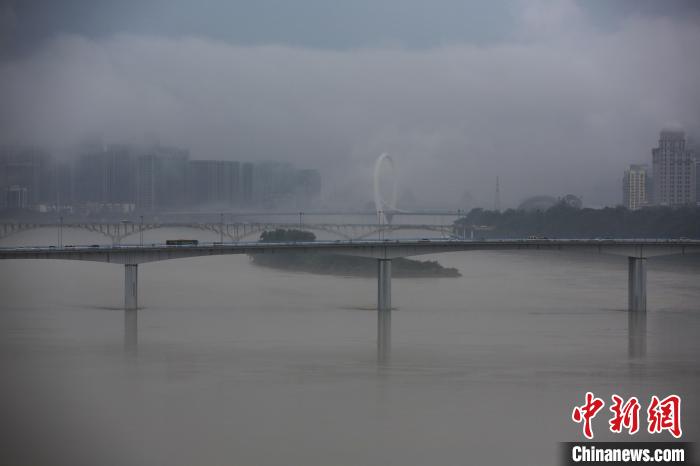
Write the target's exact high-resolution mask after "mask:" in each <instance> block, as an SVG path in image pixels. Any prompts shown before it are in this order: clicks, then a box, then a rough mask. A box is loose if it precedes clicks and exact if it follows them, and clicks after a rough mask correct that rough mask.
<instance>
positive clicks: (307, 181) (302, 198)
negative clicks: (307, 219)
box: [296, 169, 321, 208]
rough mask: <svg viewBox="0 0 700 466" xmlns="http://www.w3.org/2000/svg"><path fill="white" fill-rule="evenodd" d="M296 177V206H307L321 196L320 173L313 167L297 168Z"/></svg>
mask: <svg viewBox="0 0 700 466" xmlns="http://www.w3.org/2000/svg"><path fill="white" fill-rule="evenodd" d="M296 178H297V179H296V194H297V207H302V208H303V207H309V206H311V205H312V204H313V203H314V202H315V201H317V200H318V199H319V198H320V197H321V173H320V172H319V171H318V170H315V169H305V170H299V171H298V172H297V177H296Z"/></svg>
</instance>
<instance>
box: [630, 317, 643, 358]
mask: <svg viewBox="0 0 700 466" xmlns="http://www.w3.org/2000/svg"><path fill="white" fill-rule="evenodd" d="M627 338H628V340H627V343H628V344H627V353H628V355H629V357H630V358H631V359H639V358H644V357H646V355H647V313H646V312H638V311H629V312H628V313H627Z"/></svg>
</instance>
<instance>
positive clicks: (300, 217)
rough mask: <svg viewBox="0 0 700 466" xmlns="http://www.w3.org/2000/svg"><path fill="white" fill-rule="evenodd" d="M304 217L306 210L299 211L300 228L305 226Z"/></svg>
mask: <svg viewBox="0 0 700 466" xmlns="http://www.w3.org/2000/svg"><path fill="white" fill-rule="evenodd" d="M303 217H304V212H299V228H300V229H301V228H303V225H304V220H303Z"/></svg>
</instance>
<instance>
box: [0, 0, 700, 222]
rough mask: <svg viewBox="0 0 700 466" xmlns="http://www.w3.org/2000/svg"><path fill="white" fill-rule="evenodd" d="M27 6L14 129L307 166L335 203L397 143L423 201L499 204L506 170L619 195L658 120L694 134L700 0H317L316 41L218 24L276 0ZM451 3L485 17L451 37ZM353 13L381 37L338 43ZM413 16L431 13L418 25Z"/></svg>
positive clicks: (528, 180) (527, 187)
mask: <svg viewBox="0 0 700 466" xmlns="http://www.w3.org/2000/svg"><path fill="white" fill-rule="evenodd" d="M32 1H33V0H30V1H28V2H26V3H25V2H9V3H5V5H6V6H5V7H4V10H3V11H4V14H2V15H0V17H2V18H5V20H6V22H8V24H9V27H8V28H6V31H8V34H10V35H11V36H12V37H16V40H17V41H20V42H21V43H22V44H25V45H26V46H25V47H14V48H12V50H11V51H8V53H6V54H5V55H4V56H3V57H2V59H0V98H2V101H3V102H5V104H6V105H5V107H4V110H3V112H2V115H0V118H1V119H0V142H2V143H5V144H11V143H33V144H38V145H41V146H47V147H49V148H50V150H51V151H52V152H55V153H56V154H59V153H60V152H61V149H62V148H65V147H69V146H71V145H72V144H75V143H77V142H79V141H80V140H82V139H83V138H85V137H86V136H89V135H91V134H101V135H103V137H104V139H105V140H106V141H124V142H129V143H132V142H134V141H138V140H140V139H142V138H143V135H144V134H149V135H152V136H153V137H154V138H156V139H160V140H162V141H163V142H164V143H166V144H168V145H172V146H176V147H183V148H187V149H189V150H190V152H191V154H192V157H193V158H195V159H226V158H228V159H229V160H236V159H237V160H250V161H254V162H257V161H262V160H264V159H273V160H279V161H281V162H293V163H297V164H298V165H299V166H314V167H316V168H318V169H319V170H320V171H321V172H322V173H323V174H324V179H326V180H327V186H328V187H329V188H330V189H329V190H328V199H329V201H331V202H333V203H335V204H337V203H342V202H346V201H347V202H349V203H351V204H357V203H360V202H363V201H364V197H365V196H364V193H365V192H367V190H368V189H369V188H370V187H371V181H370V180H371V169H372V168H371V164H372V162H373V161H374V159H375V158H376V157H377V156H378V155H379V154H381V153H383V152H388V153H390V154H391V155H392V157H393V158H394V159H395V160H396V161H397V164H398V165H399V166H400V167H401V173H400V176H401V178H402V186H411V191H412V194H413V196H414V197H415V199H417V200H418V201H419V202H421V203H425V204H432V205H438V204H442V205H449V204H453V205H452V207H454V208H457V207H458V205H457V204H458V201H459V199H461V198H462V196H463V195H464V193H465V191H466V190H468V191H469V192H470V193H471V196H472V198H473V199H474V201H475V204H477V205H483V206H486V205H488V206H492V205H493V193H494V182H493V180H495V178H496V176H499V177H500V181H501V202H502V205H503V207H508V206H516V205H517V204H518V202H519V201H520V200H521V199H523V198H525V197H528V196H532V195H537V194H544V193H561V194H565V193H569V192H571V193H574V194H576V195H578V196H581V197H582V198H583V200H584V203H585V204H586V205H590V206H603V205H615V204H616V203H618V202H619V201H620V194H619V193H620V188H619V186H620V181H621V180H620V178H621V174H622V171H623V170H624V168H625V167H627V166H628V165H629V164H630V163H635V162H636V161H637V160H639V159H640V157H644V156H646V154H647V153H648V149H649V147H653V144H655V143H656V136H657V134H656V133H658V131H659V129H661V128H664V127H671V126H678V127H682V128H683V129H684V130H685V131H686V133H687V135H688V136H689V137H691V138H692V139H693V140H696V141H697V140H698V135H699V134H700V116H699V115H698V113H697V108H698V107H699V106H700V95H699V94H698V91H697V86H696V85H695V83H696V82H698V80H700V64H698V62H697V60H695V59H694V56H695V49H696V45H695V44H697V43H698V42H700V32H699V31H698V28H697V27H696V24H697V21H696V20H697V17H698V14H699V11H698V8H697V7H696V6H694V4H695V3H694V2H679V1H672V2H664V5H665V7H664V8H662V7H660V6H656V7H650V6H648V5H646V6H645V5H639V4H635V3H630V2H618V3H617V4H616V5H617V6H614V7H612V6H607V4H608V2H606V4H605V5H604V4H603V3H601V2H597V3H596V2H577V1H567V0H562V1H560V2H547V1H536V2H530V1H528V2H524V1H516V0H513V1H508V2H504V4H502V5H501V6H499V7H496V6H494V5H492V4H491V3H490V2H484V1H480V2H476V3H475V4H473V5H469V6H464V7H461V6H458V5H457V4H456V3H457V2H454V1H452V0H441V1H442V2H443V3H442V4H443V6H444V9H440V8H427V7H422V6H420V5H418V4H413V3H412V4H411V5H410V6H402V5H400V4H399V3H398V2H396V0H382V2H381V4H382V5H383V7H382V8H374V9H373V8H370V6H369V5H367V4H362V5H361V6H358V8H359V11H358V12H355V13H352V12H350V11H348V10H347V8H344V7H343V8H341V7H339V8H341V9H340V10H339V11H329V10H328V8H327V7H321V6H319V5H315V4H314V6H313V8H312V7H310V8H311V9H312V10H313V11H317V12H319V14H320V16H319V17H318V18H317V21H311V20H310V19H309V18H307V19H304V20H303V21H302V20H301V19H300V21H302V23H301V24H306V25H307V26H308V28H306V29H307V30H309V31H312V32H314V36H316V37H324V41H323V43H324V44H326V46H325V47H320V46H318V45H314V43H315V42H316V43H317V42H318V41H313V40H312V41H310V42H309V41H301V42H300V41H297V40H295V39H294V38H293V37H292V36H294V35H295V34H296V35H298V34H299V31H296V30H289V28H283V27H281V26H282V25H280V27H281V29H278V31H280V30H284V31H286V32H285V33H284V34H276V31H275V30H274V28H272V29H267V28H261V29H260V30H259V31H258V32H259V37H257V38H255V37H248V38H247V39H246V38H241V37H231V36H230V35H229V36H226V35H222V34H220V33H217V32H216V30H218V29H217V28H216V27H214V26H215V25H217V24H218V25H219V26H220V25H221V23H220V20H221V18H233V19H231V20H232V21H239V20H240V18H245V17H248V16H249V15H252V16H253V17H254V18H257V19H260V20H261V21H264V23H263V24H266V25H268V26H269V24H268V23H267V22H265V21H267V20H269V18H270V17H272V16H274V14H275V11H277V9H279V8H282V9H286V8H287V7H284V6H280V5H277V6H275V5H268V7H267V8H261V9H259V10H258V9H257V8H254V7H252V6H250V5H248V4H246V2H233V3H231V4H228V3H227V2H221V1H213V3H212V4H211V5H210V8H199V9H197V8H196V6H193V5H191V4H188V3H187V2H183V1H180V0H178V1H177V2H174V3H173V4H169V5H168V11H169V12H170V13H169V14H170V15H172V16H171V19H174V18H178V24H182V28H181V29H176V30H168V31H163V29H162V26H163V23H162V21H160V20H159V17H158V15H154V12H155V11H159V8H161V7H162V6H163V5H162V2H161V1H160V0H148V1H146V2H144V3H145V4H144V5H141V2H138V4H137V3H136V2H131V3H129V2H127V4H125V6H124V8H123V11H122V9H120V11H119V12H117V11H114V9H112V8H106V7H100V6H99V5H97V6H96V4H93V3H92V2H85V1H84V0H70V3H71V5H73V6H74V10H72V11H74V12H75V15H74V16H73V20H71V19H70V15H69V14H67V11H64V10H63V9H61V8H60V7H54V6H48V5H44V6H43V7H42V8H40V10H42V11H44V12H46V13H47V14H46V16H45V17H43V19H42V18H39V17H37V14H36V12H35V11H34V10H33V9H32V8H31V5H32ZM98 3H100V4H103V3H104V2H98ZM316 3H318V2H316ZM140 5H141V6H140ZM147 5H150V6H152V7H153V9H151V8H149V7H148V6H147ZM302 10H303V8H300V11H302ZM611 10H614V14H612V13H611ZM48 12H51V13H52V14H48ZM363 12H364V13H363ZM449 12H451V13H452V14H453V15H454V17H459V18H461V19H463V20H465V21H466V20H467V19H469V21H471V22H473V21H474V20H473V18H474V17H482V18H483V19H484V21H483V23H482V27H480V28H475V29H474V30H471V31H463V32H462V31H461V30H462V28H458V27H456V25H454V24H452V25H450V24H448V23H445V21H448V19H449V16H450V15H449V14H448V13H449ZM217 13H218V15H217ZM290 14H297V13H293V12H290ZM358 14H359V15H363V14H365V16H367V18H368V19H370V18H372V19H373V21H376V24H375V22H372V28H371V31H372V33H371V34H368V35H367V37H366V39H365V40H361V41H360V42H359V43H358V42H357V40H352V39H350V38H347V37H346V38H344V39H343V36H342V35H341V33H342V31H343V30H350V31H353V36H354V37H355V39H357V38H358V36H361V35H362V34H361V33H360V31H355V30H354V29H353V28H352V27H351V24H345V23H344V20H347V21H348V22H350V23H352V21H353V20H357V19H358V18H357V17H356V16H355V15H358ZM337 15H340V16H337ZM426 15H427V17H436V16H437V17H439V18H440V20H439V21H438V22H436V23H435V24H433V23H430V24H428V23H425V22H423V21H421V18H425V17H426ZM479 15H481V16H479ZM484 15H485V16H484ZM195 17H197V18H200V20H201V24H202V27H200V28H198V29H197V28H194V26H193V23H192V22H191V21H192V18H195ZM42 21H45V22H48V23H50V24H48V25H46V27H45V28H44V27H41V26H42V25H44V23H42ZM338 23H340V24H338ZM13 24H14V26H12V25H13ZM324 24H336V25H338V26H339V27H338V28H331V30H322V28H323V25H324ZM409 24H420V25H421V28H424V29H422V30H424V38H423V40H418V43H416V40H415V39H416V38H415V37H414V34H415V29H414V28H411V27H408V25H409ZM438 24H443V25H444V26H445V27H446V28H447V29H443V28H441V27H440V26H438ZM98 25H99V26H98ZM135 25H138V27H136V26H135ZM207 25H212V27H211V28H209V27H207ZM380 25H382V26H386V27H385V28H384V30H385V31H384V32H385V34H382V27H378V26H380ZM487 25H488V27H487ZM506 25H510V26H506ZM49 26H50V27H49ZM287 26H288V25H287ZM13 27H14V29H13ZM319 28H321V29H319ZM13 30H14V31H15V32H14V33H12V31H13ZM484 30H491V31H493V32H497V34H495V36H491V37H489V36H488V34H486V35H485V32H484ZM32 31H34V32H32ZM219 31H220V30H219ZM377 31H379V32H377ZM412 31H413V32H412ZM479 31H481V32H479ZM239 32H241V33H243V31H239ZM448 32H449V33H448ZM12 34H14V35H12ZM246 34H252V32H250V31H248V33H246ZM27 35H29V36H31V40H30V38H27ZM234 36H235V34H234ZM334 39H337V40H334ZM341 39H342V40H341ZM338 41H340V42H342V45H338V46H332V45H330V44H332V43H334V42H338ZM6 43H7V44H11V43H12V41H9V40H8V41H6ZM664 70H683V72H682V73H666V72H664ZM566 172H571V173H577V176H575V177H566V176H561V174H562V173H566ZM436 186H439V187H440V189H439V190H438V189H435V188H436Z"/></svg>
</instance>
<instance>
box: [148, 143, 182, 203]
mask: <svg viewBox="0 0 700 466" xmlns="http://www.w3.org/2000/svg"><path fill="white" fill-rule="evenodd" d="M188 159H189V152H188V151H186V150H182V149H176V148H169V147H162V146H156V147H153V148H151V149H150V150H148V151H147V153H146V154H145V155H141V156H139V157H138V159H137V161H136V207H137V208H138V209H139V210H141V211H148V212H157V211H161V210H173V209H178V208H182V207H183V206H184V205H185V199H186V197H185V194H186V186H187V168H188Z"/></svg>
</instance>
